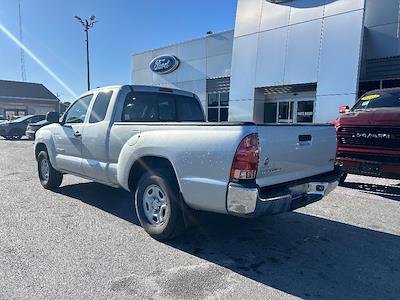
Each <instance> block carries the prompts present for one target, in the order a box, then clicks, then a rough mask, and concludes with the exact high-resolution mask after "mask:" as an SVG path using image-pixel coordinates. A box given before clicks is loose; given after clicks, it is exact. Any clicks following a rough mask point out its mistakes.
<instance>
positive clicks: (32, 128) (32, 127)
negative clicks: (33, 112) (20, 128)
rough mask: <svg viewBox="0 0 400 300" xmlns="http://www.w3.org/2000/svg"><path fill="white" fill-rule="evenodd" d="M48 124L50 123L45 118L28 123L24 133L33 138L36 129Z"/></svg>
mask: <svg viewBox="0 0 400 300" xmlns="http://www.w3.org/2000/svg"><path fill="white" fill-rule="evenodd" d="M48 124H50V123H49V122H47V121H46V120H42V121H39V122H36V123H30V124H28V126H27V127H26V131H25V135H26V136H27V137H28V139H30V140H34V139H35V134H36V131H38V130H39V129H40V128H42V127H43V126H46V125H48Z"/></svg>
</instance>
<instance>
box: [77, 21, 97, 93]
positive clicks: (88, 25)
mask: <svg viewBox="0 0 400 300" xmlns="http://www.w3.org/2000/svg"><path fill="white" fill-rule="evenodd" d="M95 18H96V17H95V16H90V17H89V20H88V19H85V20H82V18H81V17H78V16H75V19H77V20H78V21H79V23H81V24H82V26H83V30H84V31H85V35H86V67H87V86H88V90H90V70H89V29H90V28H92V27H93V25H94V23H96V22H97V21H95V20H94V19H95Z"/></svg>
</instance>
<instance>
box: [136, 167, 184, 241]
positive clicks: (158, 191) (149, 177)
mask: <svg viewBox="0 0 400 300" xmlns="http://www.w3.org/2000/svg"><path fill="white" fill-rule="evenodd" d="M160 173H161V172H160ZM135 207H136V213H137V216H138V218H139V221H140V224H141V225H142V227H143V229H144V230H145V231H146V232H147V233H148V234H149V235H150V236H151V237H153V238H155V239H157V240H166V239H171V238H174V237H176V236H178V235H179V234H181V233H182V232H183V231H184V230H185V228H186V226H185V222H184V217H183V203H181V200H180V198H179V188H178V187H177V185H176V183H174V181H173V180H172V179H171V178H169V177H167V176H165V177H164V176H161V175H154V174H151V173H149V172H148V173H146V174H144V175H143V176H142V178H141V179H140V181H139V183H138V185H137V188H136V192H135Z"/></svg>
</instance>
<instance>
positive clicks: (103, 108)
mask: <svg viewBox="0 0 400 300" xmlns="http://www.w3.org/2000/svg"><path fill="white" fill-rule="evenodd" d="M112 94H113V92H112V91H107V92H100V93H99V94H98V95H97V97H96V100H95V101H94V104H93V107H92V111H91V112H90V117H89V123H97V122H101V121H103V120H104V118H105V117H106V113H107V109H108V105H109V103H110V99H111V96H112Z"/></svg>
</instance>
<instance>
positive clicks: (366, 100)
mask: <svg viewBox="0 0 400 300" xmlns="http://www.w3.org/2000/svg"><path fill="white" fill-rule="evenodd" d="M385 107H400V91H399V90H386V91H373V92H370V93H367V94H365V95H364V96H362V97H361V98H360V99H359V100H358V101H357V103H356V104H355V105H354V107H353V108H352V110H353V111H354V110H360V109H373V108H385Z"/></svg>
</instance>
